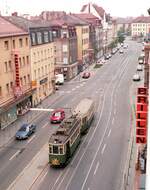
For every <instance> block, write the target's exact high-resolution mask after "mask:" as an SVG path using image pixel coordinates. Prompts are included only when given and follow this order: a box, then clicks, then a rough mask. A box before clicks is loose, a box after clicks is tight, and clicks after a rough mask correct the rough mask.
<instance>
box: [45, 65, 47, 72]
mask: <svg viewBox="0 0 150 190" xmlns="http://www.w3.org/2000/svg"><path fill="white" fill-rule="evenodd" d="M45 74H47V65H45Z"/></svg>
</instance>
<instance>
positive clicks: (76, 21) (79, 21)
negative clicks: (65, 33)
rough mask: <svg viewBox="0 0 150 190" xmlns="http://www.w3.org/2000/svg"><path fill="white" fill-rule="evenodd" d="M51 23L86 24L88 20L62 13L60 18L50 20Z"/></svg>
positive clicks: (54, 24)
mask: <svg viewBox="0 0 150 190" xmlns="http://www.w3.org/2000/svg"><path fill="white" fill-rule="evenodd" d="M50 23H51V25H53V26H62V25H65V24H66V25H71V26H75V25H87V24H88V22H86V21H84V20H83V19H80V18H77V17H76V16H74V15H73V14H68V15H64V16H62V17H61V19H55V20H51V21H50Z"/></svg>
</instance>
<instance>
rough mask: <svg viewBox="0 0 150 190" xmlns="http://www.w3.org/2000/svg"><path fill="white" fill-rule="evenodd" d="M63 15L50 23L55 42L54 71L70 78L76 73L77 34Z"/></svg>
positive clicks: (66, 78)
mask: <svg viewBox="0 0 150 190" xmlns="http://www.w3.org/2000/svg"><path fill="white" fill-rule="evenodd" d="M65 17H67V16H66V15H65ZM65 17H62V18H61V19H56V20H52V21H51V22H50V23H51V26H52V31H53V37H54V42H55V49H54V52H55V73H62V74H63V75H64V78H65V80H70V79H71V78H73V77H75V76H76V75H77V73H78V60H77V34H76V28H75V26H74V25H73V24H72V23H70V22H69V21H68V20H67V18H65Z"/></svg>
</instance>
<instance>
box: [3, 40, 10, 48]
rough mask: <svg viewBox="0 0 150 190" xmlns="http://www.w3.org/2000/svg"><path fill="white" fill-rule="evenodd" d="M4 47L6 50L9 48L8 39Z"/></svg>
mask: <svg viewBox="0 0 150 190" xmlns="http://www.w3.org/2000/svg"><path fill="white" fill-rule="evenodd" d="M4 48H5V50H8V49H9V43H8V41H4Z"/></svg>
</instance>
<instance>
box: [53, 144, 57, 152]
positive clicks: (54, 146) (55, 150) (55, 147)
mask: <svg viewBox="0 0 150 190" xmlns="http://www.w3.org/2000/svg"><path fill="white" fill-rule="evenodd" d="M53 153H54V154H58V146H56V145H53Z"/></svg>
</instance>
